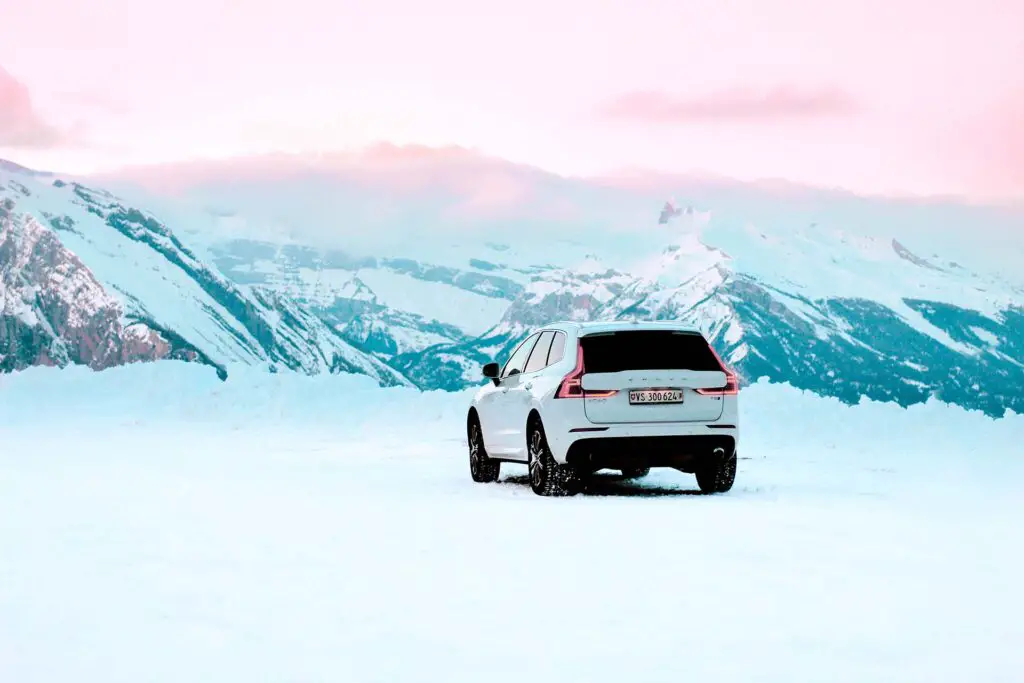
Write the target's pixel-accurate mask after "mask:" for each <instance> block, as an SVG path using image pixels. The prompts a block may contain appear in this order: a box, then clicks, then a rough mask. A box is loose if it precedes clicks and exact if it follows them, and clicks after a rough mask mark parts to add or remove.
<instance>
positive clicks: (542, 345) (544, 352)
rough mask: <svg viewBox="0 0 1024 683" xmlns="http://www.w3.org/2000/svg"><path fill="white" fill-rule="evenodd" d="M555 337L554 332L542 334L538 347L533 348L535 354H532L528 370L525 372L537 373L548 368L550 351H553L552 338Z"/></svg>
mask: <svg viewBox="0 0 1024 683" xmlns="http://www.w3.org/2000/svg"><path fill="white" fill-rule="evenodd" d="M554 336H555V333H554V332H541V333H540V338H539V339H538V340H537V345H536V346H534V347H533V353H531V354H530V360H528V361H526V369H525V370H523V372H537V371H538V370H543V369H544V368H546V367H547V365H548V351H550V350H551V338H552V337H554Z"/></svg>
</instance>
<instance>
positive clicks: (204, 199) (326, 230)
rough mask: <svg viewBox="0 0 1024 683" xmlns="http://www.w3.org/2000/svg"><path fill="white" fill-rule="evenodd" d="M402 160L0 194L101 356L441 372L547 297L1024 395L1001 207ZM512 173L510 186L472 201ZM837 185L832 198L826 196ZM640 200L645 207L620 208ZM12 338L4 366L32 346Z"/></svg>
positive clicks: (470, 357) (494, 350)
mask: <svg viewBox="0 0 1024 683" xmlns="http://www.w3.org/2000/svg"><path fill="white" fill-rule="evenodd" d="M400 161H401V163H399V164H398V165H397V167H396V168H397V169H398V170H397V171H395V173H397V175H394V176H392V175H389V173H390V171H387V169H388V168H390V167H389V166H387V164H383V165H382V164H376V165H373V166H372V167H370V168H369V170H368V171H367V173H366V175H365V176H361V175H359V174H358V173H357V172H356V171H357V170H358V169H356V168H355V167H353V166H351V165H349V166H345V167H344V168H343V172H338V171H333V170H330V169H326V170H323V169H318V168H313V169H304V170H302V172H301V173H300V172H298V171H296V169H294V168H291V167H289V171H288V173H285V174H283V175H282V174H274V173H271V174H270V175H267V176H266V177H264V176H262V175H261V173H263V171H261V170H259V167H258V166H256V167H254V168H256V169H257V170H255V171H252V172H251V173H247V174H244V173H239V172H238V171H237V170H231V169H228V171H230V173H229V175H228V176H223V174H221V175H218V174H216V173H215V174H213V176H211V177H213V178H214V180H210V178H208V177H206V176H203V178H201V180H200V181H199V185H198V186H197V187H198V190H195V191H193V190H192V189H190V188H189V187H188V184H187V183H186V184H185V186H184V187H183V188H177V189H176V191H175V193H174V194H160V193H156V194H153V193H147V192H137V191H136V190H137V189H138V188H135V187H133V186H131V185H130V184H125V183H124V182H123V181H120V186H119V194H122V195H123V192H127V193H128V194H127V195H124V196H131V197H132V201H131V203H132V204H134V205H137V206H140V207H157V208H154V209H153V214H159V215H160V216H162V217H166V218H164V220H165V221H166V223H164V222H160V221H159V220H158V219H157V218H155V217H154V215H151V214H150V213H147V212H144V211H142V210H139V209H135V208H132V207H131V206H129V202H127V201H125V200H119V199H116V198H114V197H113V196H112V195H109V194H107V193H104V192H102V191H100V190H95V189H90V188H88V187H86V186H85V185H82V184H75V183H63V182H62V181H59V180H57V179H55V178H52V177H47V176H40V175H38V174H29V173H27V172H25V171H24V170H21V169H11V168H7V169H4V172H5V173H6V174H7V175H6V178H7V182H6V183H5V184H4V185H0V187H4V188H5V193H4V194H2V195H0V197H3V198H5V199H7V200H8V201H13V202H14V207H13V208H10V209H8V211H9V213H10V215H12V216H19V215H20V216H29V217H32V220H34V221H35V224H38V225H39V229H44V230H51V231H52V232H53V234H54V235H57V236H59V238H60V243H61V245H62V246H63V247H64V248H65V249H67V250H68V251H69V252H70V253H71V254H73V255H74V256H76V257H77V258H78V259H80V261H81V263H82V264H84V266H86V267H87V268H88V269H89V271H90V273H92V274H93V276H94V279H95V281H96V282H97V283H99V286H101V287H102V289H103V291H104V292H105V293H107V294H108V295H109V297H110V298H111V299H112V300H114V301H115V302H116V305H118V306H120V307H121V308H120V309H117V308H116V307H115V308H112V309H109V310H110V311H111V312H110V313H108V314H107V317H108V318H111V319H116V320H118V321H120V325H121V328H120V330H117V329H113V330H112V331H110V332H109V333H107V334H108V336H109V337H110V338H114V339H117V340H119V341H118V342H117V343H115V344H113V346H112V347H111V348H116V349H129V350H130V352H129V351H118V352H117V353H120V354H122V356H123V355H124V354H127V356H126V357H125V359H122V358H121V357H120V356H117V354H116V353H115V354H113V355H109V354H108V356H109V358H111V359H112V360H109V361H103V362H100V363H98V364H97V363H93V364H94V365H95V366H97V367H100V366H104V365H105V364H107V363H117V362H125V360H126V359H156V358H163V357H167V356H172V357H173V356H174V354H177V356H179V357H180V356H182V355H183V354H184V355H188V354H191V355H192V356H194V357H195V358H196V359H197V360H200V361H202V362H208V363H210V364H212V365H217V366H220V367H224V366H226V365H229V364H230V363H244V364H249V365H257V366H267V367H270V366H272V365H273V366H274V367H276V368H278V369H292V370H296V371H299V372H305V373H318V372H323V371H325V370H334V371H337V370H350V371H354V372H360V373H364V374H368V375H370V376H371V377H374V378H376V379H378V380H379V381H380V382H381V383H385V384H388V383H402V382H405V381H410V382H412V383H414V384H415V385H417V386H419V387H421V388H424V389H445V390H458V389H463V388H466V387H469V386H473V385H475V384H478V383H479V381H480V378H479V372H480V366H481V364H483V363H485V362H487V361H490V360H493V359H501V358H503V357H507V355H508V353H509V351H510V350H511V348H512V347H513V346H514V345H515V344H516V343H518V341H519V340H521V339H522V338H523V337H524V336H525V335H526V333H527V332H528V330H529V329H531V328H532V327H535V326H537V325H541V324H545V323H547V322H549V321H552V320H558V319H563V320H564V319H572V320H590V319H677V320H683V321H686V322H688V323H690V324H692V325H694V326H696V327H699V328H700V329H702V330H703V331H704V332H705V333H706V334H707V335H708V336H709V337H710V338H711V339H712V341H713V343H714V344H715V346H716V347H717V348H718V349H719V351H720V352H721V354H722V355H723V357H724V358H725V359H726V360H727V361H728V362H729V363H731V364H733V365H734V366H735V367H736V368H737V370H738V371H739V373H740V374H741V376H742V378H743V379H744V381H746V382H754V381H756V380H757V379H759V378H766V379H768V380H770V381H777V382H789V383H791V384H793V385H794V386H797V387H800V388H803V389H808V390H811V391H814V392H816V393H819V394H823V395H831V396H837V397H839V398H841V399H842V400H844V401H847V402H851V403H855V402H857V401H859V400H861V398H862V397H868V398H873V399H877V400H893V401H897V402H899V403H901V404H903V405H909V404H913V403H920V402H923V401H925V400H927V399H928V398H929V397H932V396H934V397H937V398H939V399H942V400H945V401H948V402H951V403H955V404H959V405H962V406H965V407H968V408H972V409H979V410H983V411H985V412H986V413H989V414H993V415H1001V414H1002V413H1003V412H1004V410H1005V409H1007V408H1011V409H1013V410H1015V411H1017V412H1024V392H1022V391H1021V390H1020V387H1021V386H1024V288H1022V287H1021V283H1020V281H1019V279H1020V278H1017V279H1016V280H1015V279H1013V272H1012V269H1011V271H1009V272H1010V275H1009V276H1008V275H1007V272H1008V271H1007V269H1006V268H986V267H985V266H986V265H989V262H987V261H986V260H985V259H984V258H981V257H985V255H986V254H987V253H988V252H993V253H995V252H1001V251H1003V250H1001V249H999V248H996V247H991V246H989V247H986V246H985V245H986V242H985V240H986V239H988V240H990V241H991V243H992V244H998V239H1000V237H999V235H1003V236H1004V237H1005V235H1006V234H1009V233H1006V231H1005V229H1004V228H1005V225H1006V224H1007V223H1006V221H1010V224H1011V225H1012V224H1013V223H1012V221H1014V220H1017V219H1016V217H1014V216H1013V215H1009V217H1008V218H1007V217H1006V216H1003V215H1002V214H999V213H992V212H986V211H984V210H982V209H979V210H972V211H968V210H967V209H965V208H964V207H959V206H939V205H936V206H932V205H926V206H923V207H917V208H914V207H910V208H907V207H905V206H902V205H895V204H890V203H886V202H885V201H882V200H879V201H874V200H871V201H868V200H864V201H861V202H860V203H851V202H850V200H847V199H843V198H833V197H827V198H826V199H827V201H825V200H821V201H820V202H819V201H818V200H814V201H813V202H810V203H809V204H807V205H806V206H805V205H804V204H798V205H794V206H792V207H789V208H787V207H786V206H782V207H781V208H780V207H779V206H776V205H774V204H771V203H766V202H767V200H765V199H764V198H763V197H761V196H760V195H753V197H754V198H753V199H751V196H748V195H743V194H742V193H738V192H737V191H734V190H728V191H724V190H723V191H722V192H720V193H719V194H714V193H709V192H703V191H694V192H693V196H699V197H701V198H702V201H701V206H703V207H711V209H708V210H703V209H702V210H698V209H695V208H694V207H693V206H692V204H693V203H694V202H687V203H683V202H675V201H670V202H668V203H666V204H664V206H662V208H661V210H660V213H659V211H658V206H659V204H657V203H654V202H653V201H651V200H650V198H649V197H648V196H647V195H643V194H639V195H636V194H629V193H625V194H624V191H623V190H621V188H615V187H612V186H600V187H598V186H585V185H580V183H576V184H572V183H570V182H569V181H567V180H565V179H556V180H552V181H551V183H550V184H545V183H548V180H547V179H546V176H540V175H538V174H537V173H534V172H532V171H531V172H527V171H523V170H521V169H518V168H512V167H509V166H508V165H507V164H505V165H498V166H494V167H492V166H486V165H485V166H481V167H479V168H477V167H473V166H472V164H471V162H470V160H467V159H466V158H464V157H458V158H457V159H456V160H455V161H452V160H451V159H445V160H443V163H442V164H441V165H439V166H436V167H434V166H430V164H429V163H426V162H424V161H423V160H422V159H419V158H417V159H416V160H415V161H416V163H415V164H413V165H412V166H410V165H409V163H407V160H400ZM388 163H391V161H388ZM453 164H454V166H453ZM451 168H456V171H457V172H453V173H454V175H451V176H450V177H449V176H446V173H449V172H450V171H451ZM218 173H219V172H218ZM538 173H539V172H538ZM231 174H235V175H231ZM424 174H426V175H427V176H429V182H427V181H426V180H423V181H420V180H418V179H419V178H421V176H423V175H424ZM484 177H487V178H489V180H487V182H486V183H484V184H482V185H481V184H480V183H481V182H482V181H479V179H480V178H484ZM495 178H497V179H498V180H497V181H496V180H495ZM573 182H575V181H573ZM581 182H582V181H581ZM115 185H116V184H115ZM495 187H497V188H498V189H501V190H502V192H504V193H505V194H500V193H499V194H497V195H496V194H495V192H496V191H495ZM509 188H514V189H515V192H511V190H510V189H509ZM122 189H123V192H122ZM434 190H437V193H436V194H432V193H433V192H434ZM460 192H463V194H461V195H460V194H459V193H460ZM702 192H703V194H702ZM560 193H561V194H560ZM508 194H511V195H513V196H514V197H516V198H522V200H523V203H521V204H519V203H517V204H515V208H514V209H510V208H509V205H508V204H507V203H504V204H502V203H501V202H498V203H497V204H498V205H497V206H495V205H494V202H491V204H488V203H487V202H486V201H484V200H485V199H494V197H495V196H498V197H505V196H506V195H508ZM563 200H564V201H563ZM321 201H322V202H323V206H322V207H320V208H319V209H318V208H317V206H318V204H317V203H318V202H321ZM531 201H536V206H537V207H539V208H537V209H536V212H535V213H534V214H531V213H530V212H529V211H528V208H526V207H528V206H529V205H530V202H531ZM800 201H801V202H803V201H804V200H803V198H800ZM716 202H718V203H716ZM815 202H818V203H817V204H816V203H815ZM828 202H832V204H829V203H828ZM833 204H834V205H835V206H837V207H839V209H841V211H840V212H839V213H835V211H834V210H833V213H829V211H827V210H825V209H822V208H820V206H825V207H826V208H828V207H831V206H832V205H833ZM467 205H470V206H472V207H474V208H473V211H474V212H476V213H473V214H472V217H467V213H466V212H467V210H466V206H467ZM637 205H640V206H642V207H646V209H645V210H644V211H643V212H642V216H641V218H639V219H634V218H632V217H633V216H634V215H635V214H636V211H635V210H634V207H635V206H637ZM819 205H820V206H819ZM480 207H485V208H480ZM808 207H810V208H808ZM865 207H867V208H865ZM595 211H596V212H598V213H599V214H600V217H601V218H600V220H599V219H598V218H594V215H595V214H594V212H595ZM509 216H512V218H509ZM608 216H611V217H613V218H614V219H615V221H620V222H621V224H620V223H616V224H615V225H614V226H610V227H609V225H607V224H605V223H602V221H604V220H607V217H608ZM18 220H19V221H20V223H18V225H23V224H25V223H26V221H27V220H28V219H26V218H19V219H18ZM318 221H319V222H320V223H322V224H323V225H322V226H318V224H317V222H318ZM35 224H33V225H35ZM11 225H12V226H13V225H14V223H11ZM328 226H330V227H328ZM520 226H521V227H520ZM986 226H990V227H991V226H994V227H991V229H988V231H987V232H986V229H987V228H986ZM939 228H941V229H939ZM954 228H955V229H954ZM12 229H13V228H8V230H9V231H10V230H12ZM972 230H976V231H977V235H975V234H972V232H971V231H972ZM958 235H965V237H961V238H958V237H957V236H958ZM979 236H980V237H981V238H982V239H976V237H979ZM186 244H187V245H188V246H186ZM986 249H988V251H986ZM5 260H6V259H5ZM998 260H999V259H998V258H995V257H993V259H991V262H992V263H994V262H996V261H998ZM1011 260H1012V259H1011ZM19 262H20V261H19ZM979 263H981V264H982V267H979V266H978V264H979ZM22 270H24V269H23V268H22ZM8 281H10V283H13V282H14V281H15V280H12V279H11V277H8V276H7V275H6V274H5V286H6V287H7V291H8V296H7V299H8V300H11V301H14V302H15V304H17V305H11V304H5V320H12V319H17V320H21V321H22V322H20V323H19V325H21V326H24V325H26V324H27V323H25V322H24V319H25V317H26V316H25V315H22V317H21V318H18V314H17V313H13V312H9V311H16V310H20V309H19V308H18V307H19V306H21V307H22V308H23V307H24V305H25V304H24V302H26V301H28V300H29V299H31V291H37V290H38V289H39V288H40V287H42V288H43V289H49V288H51V287H52V286H53V285H52V284H45V283H42V284H39V285H34V287H35V289H31V288H28V289H27V288H26V287H24V286H22V287H20V288H19V287H15V286H14V285H13V284H9V283H8ZM44 285H45V286H44ZM183 293H184V294H185V296H184V297H182V294H183ZM12 297H13V298H12ZM179 299H180V301H179ZM18 302H21V303H18ZM118 311H119V312H118ZM37 317H39V316H37ZM37 327H38V326H37ZM18 329H19V330H20V329H21V328H18ZM39 329H42V328H39ZM18 334H24V333H23V332H18ZM127 335H131V336H130V337H129V336H127ZM8 336H10V334H8ZM139 337H142V338H145V339H147V340H149V341H147V342H136V341H135V340H136V338H139ZM0 339H2V338H0ZM39 339H40V340H44V339H49V338H48V337H46V335H42V334H41V333H40V336H39ZM161 340H162V341H161ZM40 343H41V342H40ZM47 343H52V342H49V341H47ZM37 345H38V344H37ZM165 346H166V347H167V348H165ZM111 353H112V352H111ZM133 354H134V355H133ZM22 356H23V357H24V360H22V361H20V364H15V365H12V366H11V367H23V366H24V365H26V364H31V363H33V362H36V361H35V360H33V359H35V358H37V357H38V354H37V356H33V355H32V354H31V353H28V352H23V353H22ZM39 362H47V361H44V360H41V361H39ZM70 362H82V361H80V360H76V359H74V358H71V359H70ZM86 362H89V361H86Z"/></svg>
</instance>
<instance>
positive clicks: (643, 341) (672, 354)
mask: <svg viewBox="0 0 1024 683" xmlns="http://www.w3.org/2000/svg"><path fill="white" fill-rule="evenodd" d="M580 344H581V345H582V346H583V366H584V367H585V368H586V369H587V372H588V373H590V372H595V373H596V372H622V371H628V370H698V371H707V370H711V371H715V370H721V369H722V366H721V365H719V363H718V360H717V359H716V358H715V354H714V353H713V352H712V351H711V347H709V346H708V343H707V341H706V340H705V339H704V337H702V336H700V335H698V334H686V333H678V332H666V331H661V330H653V331H647V330H637V331H635V332H616V333H614V334H595V335H588V336H585V337H581V338H580Z"/></svg>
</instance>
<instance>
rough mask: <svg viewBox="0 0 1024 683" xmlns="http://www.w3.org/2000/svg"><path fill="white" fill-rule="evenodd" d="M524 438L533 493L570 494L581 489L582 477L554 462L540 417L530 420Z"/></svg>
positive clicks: (543, 494) (542, 494) (540, 494)
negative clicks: (528, 457)
mask: <svg viewBox="0 0 1024 683" xmlns="http://www.w3.org/2000/svg"><path fill="white" fill-rule="evenodd" d="M526 438H527V446H528V449H529V456H530V488H531V489H533V492H534V493H536V494H537V495H538V496H566V495H569V496H571V495H575V494H577V493H579V492H580V491H581V490H582V488H583V481H582V477H580V476H579V474H578V473H577V472H576V471H575V470H573V469H572V468H569V467H565V466H562V465H559V464H558V463H557V462H555V457H554V456H553V455H551V449H550V448H548V440H547V437H545V436H544V426H543V425H542V424H541V422H540V419H533V420H531V421H530V426H529V428H528V429H527V437H526Z"/></svg>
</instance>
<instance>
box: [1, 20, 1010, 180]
mask: <svg viewBox="0 0 1024 683" xmlns="http://www.w3.org/2000/svg"><path fill="white" fill-rule="evenodd" d="M0 16H2V17H3V21H0V156H2V157H5V158H9V159H12V160H14V161H18V162H20V163H24V164H27V165H32V166H43V167H47V168H53V169H58V170H66V171H89V170H94V169H109V168H112V167H115V166H118V165H121V164H136V163H151V162H161V161H172V160H181V159H186V158H195V157H224V156H234V155H241V154H247V153H253V152H261V151H272V150H282V151H328V150H341V149H351V148H355V147H360V146H363V145H367V144H370V143H373V142H377V141H382V140H387V141H391V142H395V143H399V144H404V143H422V144H426V145H449V144H457V145H463V146H469V147H476V148H479V149H480V150H482V151H484V152H486V153H489V154H494V155H498V156H502V157H505V158H507V159H510V160H512V161H518V162H525V163H530V164H534V165H537V166H540V167H542V168H546V169H549V170H553V171H555V172H559V173H565V174H585V175H590V174H600V173H605V172H609V171H614V170H617V169H621V168H649V169H658V170H662V171H671V172H683V173H689V172H707V173H714V174H718V175H727V176H732V177H736V178H740V179H757V178H783V179H788V180H792V181H797V182H804V183H810V184H814V185H828V186H841V187H845V188H848V189H852V190H855V191H860V192H869V193H925V194H933V193H953V194H964V195H968V196H971V197H974V198H1005V197H1014V198H1021V197H1024V39H1022V37H1021V27H1022V26H1024V2H1021V1H1020V0H933V1H925V0H838V1H834V2H827V0H731V1H729V0H719V1H718V2H708V1H707V0H646V1H643V0H641V1H639V2H638V1H637V0H602V2H583V1H582V0H525V1H520V2H516V3H496V2H491V3H484V2H480V1H479V0H434V1H432V2H429V3H424V2H411V1H410V0H374V1H373V2H368V1H365V0H364V1H362V2H352V1H351V0H340V1H339V2H316V1H314V0H288V2H279V1H275V2H270V1H269V0H246V2H242V1H241V0H220V1H218V0H176V1H175V2H165V1H164V0H161V1H160V2H154V1H152V0H91V1H90V2H82V1H81V0H33V1H32V2H23V1H18V0H0Z"/></svg>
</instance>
